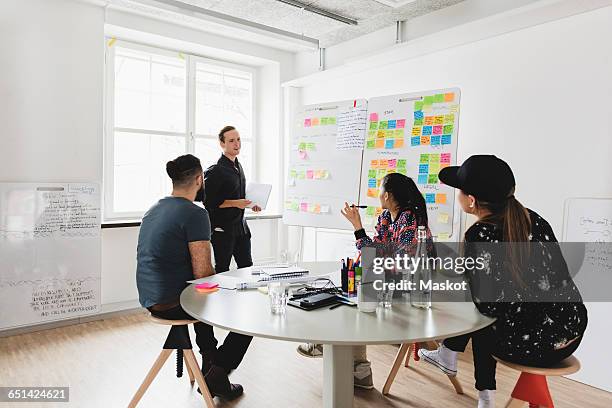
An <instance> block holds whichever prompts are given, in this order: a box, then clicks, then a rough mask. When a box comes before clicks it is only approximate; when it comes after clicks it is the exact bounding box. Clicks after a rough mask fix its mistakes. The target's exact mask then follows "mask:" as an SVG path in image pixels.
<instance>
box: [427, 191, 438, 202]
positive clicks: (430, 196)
mask: <svg viewBox="0 0 612 408" xmlns="http://www.w3.org/2000/svg"><path fill="white" fill-rule="evenodd" d="M425 202H426V203H428V204H435V202H436V195H435V194H430V193H427V194H425Z"/></svg>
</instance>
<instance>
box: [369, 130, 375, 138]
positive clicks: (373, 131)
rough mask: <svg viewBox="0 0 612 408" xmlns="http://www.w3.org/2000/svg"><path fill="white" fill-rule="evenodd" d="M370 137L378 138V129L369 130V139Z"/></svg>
mask: <svg viewBox="0 0 612 408" xmlns="http://www.w3.org/2000/svg"><path fill="white" fill-rule="evenodd" d="M370 139H376V131H375V130H370V131H368V140H370Z"/></svg>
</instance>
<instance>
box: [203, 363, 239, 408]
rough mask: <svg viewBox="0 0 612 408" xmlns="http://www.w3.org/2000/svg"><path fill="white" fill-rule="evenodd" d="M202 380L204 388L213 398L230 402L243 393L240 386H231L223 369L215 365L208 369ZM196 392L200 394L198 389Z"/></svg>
mask: <svg viewBox="0 0 612 408" xmlns="http://www.w3.org/2000/svg"><path fill="white" fill-rule="evenodd" d="M204 380H206V386H207V387H208V390H209V391H210V394H211V395H212V396H213V398H214V397H219V398H222V399H224V400H226V401H231V400H233V399H236V398H238V397H239V396H241V395H242V394H243V392H244V389H243V388H242V385H240V384H231V383H230V381H229V378H227V374H226V372H225V369H223V368H221V367H219V366H216V365H212V366H211V367H210V369H209V370H208V372H207V373H206V374H205V375H204ZM198 392H199V393H200V394H201V393H202V391H200V389H199V388H198Z"/></svg>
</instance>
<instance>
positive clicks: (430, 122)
mask: <svg viewBox="0 0 612 408" xmlns="http://www.w3.org/2000/svg"><path fill="white" fill-rule="evenodd" d="M424 120H425V121H424V122H423V123H425V125H427V126H431V125H433V124H434V120H435V117H434V116H425V119H424Z"/></svg>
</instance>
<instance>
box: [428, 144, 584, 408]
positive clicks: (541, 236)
mask: <svg viewBox="0 0 612 408" xmlns="http://www.w3.org/2000/svg"><path fill="white" fill-rule="evenodd" d="M439 178H440V180H441V181H442V182H443V183H445V184H447V185H449V186H452V187H455V188H457V189H459V195H458V199H459V203H460V205H461V207H462V209H463V211H465V212H466V213H468V214H472V215H474V216H476V218H477V219H478V220H477V222H476V223H475V224H474V225H472V226H471V227H470V228H469V229H468V230H467V231H466V233H465V253H464V256H465V257H473V258H476V257H483V259H484V260H485V263H484V265H485V268H484V269H483V270H480V271H479V270H471V271H468V272H467V279H468V281H469V283H470V289H471V292H472V298H473V300H474V303H475V305H476V307H477V308H478V310H479V311H480V312H481V313H482V314H484V315H486V316H490V317H495V318H497V320H496V321H495V323H493V324H492V325H490V326H488V327H486V328H484V329H482V330H478V331H476V332H473V333H469V334H466V335H463V336H458V337H453V338H449V339H446V340H444V342H443V343H442V344H441V346H440V347H439V348H438V349H437V350H433V351H427V350H423V349H421V350H419V355H420V356H421V357H422V358H423V359H424V360H425V361H427V362H429V363H432V364H434V365H435V366H437V367H438V368H440V369H441V370H442V371H444V373H446V374H447V375H456V374H457V353H458V352H463V351H464V350H465V347H466V345H467V343H468V341H469V340H470V339H471V340H472V350H473V354H474V377H475V379H476V388H477V389H478V391H479V392H478V397H479V401H478V407H479V408H489V407H494V406H495V402H494V395H495V393H494V390H495V387H496V385H495V367H496V361H495V359H494V358H493V355H495V356H498V357H499V358H501V359H503V360H505V361H511V362H514V363H517V364H522V365H530V366H536V367H546V366H551V365H554V364H556V363H558V362H560V361H561V360H563V359H565V358H567V357H569V356H570V355H571V354H572V353H573V352H574V351H575V350H576V349H577V348H578V345H579V344H580V341H581V340H582V335H583V333H584V331H585V329H586V325H587V312H586V308H585V307H584V305H583V303H582V297H581V296H580V293H579V292H578V289H577V288H576V286H575V284H574V282H573V281H572V278H571V276H570V274H569V272H568V269H567V265H566V263H565V260H564V259H563V255H562V253H561V251H560V248H559V246H558V244H556V242H557V240H556V238H555V234H554V233H553V230H552V228H551V227H550V225H549V224H548V222H547V221H546V220H544V219H543V218H542V217H540V216H539V215H538V214H536V213H535V212H534V211H531V210H529V209H526V208H525V207H523V206H522V205H521V203H520V202H519V201H518V200H517V199H516V198H515V197H514V188H515V181H514V175H513V174H512V170H511V169H510V167H509V166H508V164H507V163H506V162H504V161H503V160H501V159H499V158H497V157H495V156H491V155H478V156H471V157H470V158H469V159H467V160H466V161H465V162H464V163H463V165H462V166H461V167H457V166H453V167H447V168H445V169H442V171H441V172H440V174H439Z"/></svg>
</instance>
